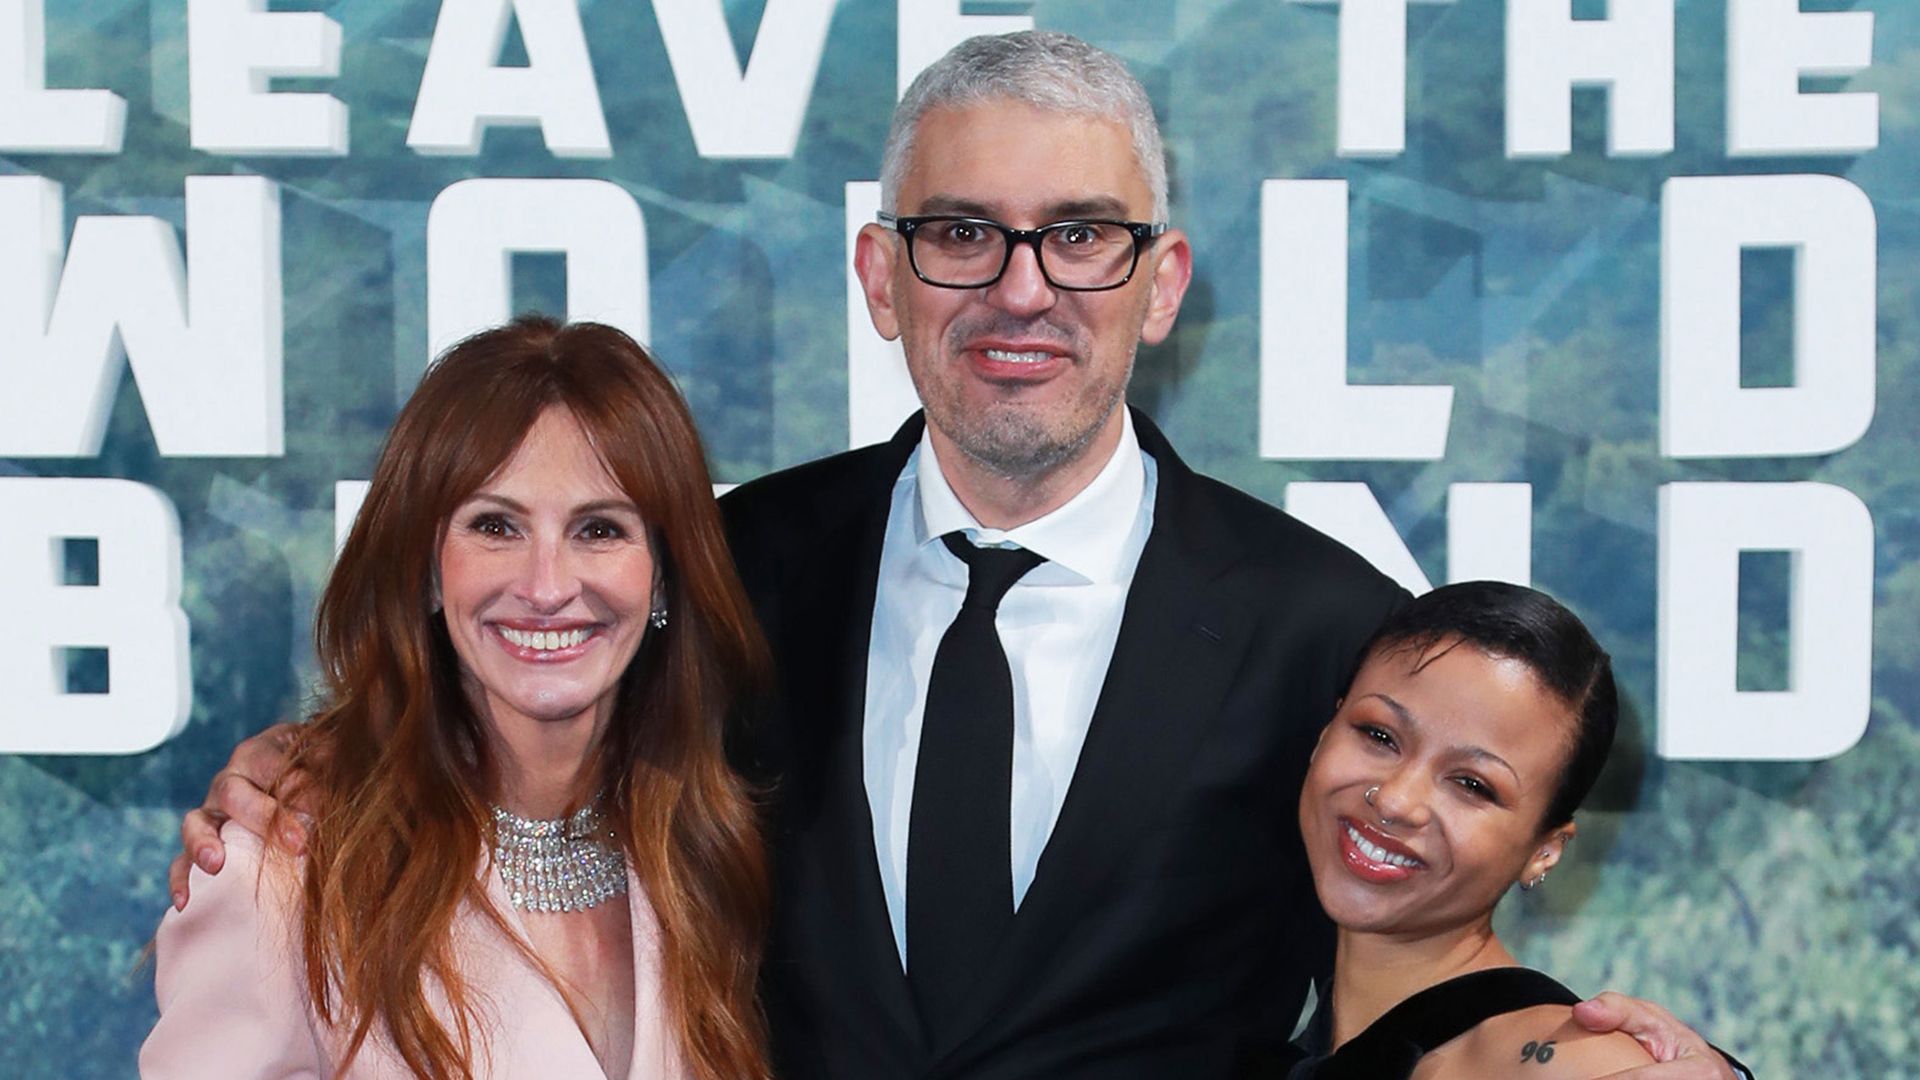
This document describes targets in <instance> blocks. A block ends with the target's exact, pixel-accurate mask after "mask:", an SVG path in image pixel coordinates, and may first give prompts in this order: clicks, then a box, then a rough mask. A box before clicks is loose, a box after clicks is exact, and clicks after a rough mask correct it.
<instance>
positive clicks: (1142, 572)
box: [935, 412, 1240, 1060]
mask: <svg viewBox="0 0 1920 1080" xmlns="http://www.w3.org/2000/svg"><path fill="white" fill-rule="evenodd" d="M1134 425H1135V429H1136V431H1137V432H1138V435H1139V438H1140V445H1141V448H1142V449H1143V450H1145V451H1146V452H1147V453H1148V454H1150V455H1152V457H1153V459H1154V464H1155V467H1156V469H1157V470H1158V491H1157V494H1156V496H1155V500H1154V525H1153V531H1152V533H1151V534H1150V535H1149V537H1148V540H1147V545H1146V548H1145V550H1144V551H1142V552H1141V556H1140V564H1139V566H1138V568H1137V569H1136V570H1135V571H1134V577H1133V583H1132V586H1131V587H1130V588H1129V590H1128V592H1127V600H1126V608H1125V611H1124V613H1123V615H1122V618H1121V624H1120V635H1119V638H1118V640H1117V641H1116V642H1115V644H1114V649H1113V659H1112V661H1111V663H1110V664H1109V665H1108V667H1107V677H1106V680H1105V682H1104V683H1103V684H1102V686H1101V690H1100V697H1099V700H1098V702H1097V704H1096V705H1095V707H1094V713H1093V719H1092V721H1091V723H1090V725H1089V727H1088V729H1087V738H1086V742H1085V743H1084V744H1083V746H1082V747H1081V751H1080V758H1079V761H1078V762H1077V763H1076V764H1075V766H1074V772H1073V779H1072V781H1071V783H1070V784H1069V786H1068V788H1067V796H1066V800H1065V802H1064V803H1063V804H1062V806H1061V810H1060V817H1059V820H1058V821H1057V822H1056V823H1055V825H1054V829H1053V834H1052V836H1051V837H1049V839H1048V841H1047V846H1046V849H1045V850H1044V851H1043V852H1042V854H1041V857H1040V864H1039V868H1038V870H1037V872H1036V873H1035V876H1034V881H1033V885H1032V887H1031V888H1030V889H1029V890H1028V892H1027V896H1026V899H1025V901H1024V902H1023V903H1022V904H1021V906H1020V912H1019V915H1018V917H1017V918H1016V919H1015V920H1014V925H1013V929H1012V930H1011V931H1010V932H1009V934H1008V936H1007V939H1006V941H1005V943H1004V944H1003V945H1002V946H1001V948H1000V949H998V950H997V951H996V952H995V954H994V956H993V957H992V959H991V961H990V962H989V966H988V968H987V971H986V972H985V973H984V974H983V976H982V978H981V981H980V986H979V987H978V989H977V990H976V992H975V995H974V997H973V998H972V999H971V1001H970V1003H969V1014H970V1015H969V1016H968V1017H967V1018H966V1019H967V1022H966V1023H962V1024H956V1025H954V1027H953V1030H954V1031H955V1032H957V1033H959V1035H958V1036H957V1037H956V1038H955V1040H954V1041H953V1043H952V1044H950V1045H947V1046H941V1047H936V1048H935V1056H936V1060H939V1059H940V1058H941V1057H942V1056H944V1055H945V1054H946V1053H950V1052H952V1051H954V1050H956V1049H959V1048H960V1046H962V1045H963V1044H964V1042H965V1041H966V1038H967V1037H968V1036H969V1035H970V1034H973V1033H977V1032H978V1030H979V1029H980V1028H982V1027H984V1026H985V1025H986V1024H988V1023H989V1022H990V1021H991V1020H992V1019H993V1018H994V1017H995V1015H996V1014H999V1013H1003V1012H1004V1011H1005V1010H1006V1002H1007V1001H1008V1000H1009V999H1010V998H1012V997H1014V996H1017V995H1018V994H1019V993H1021V988H1022V986H1023V985H1028V984H1030V982H1031V980H1032V979H1033V978H1034V976H1035V974H1036V973H1037V972H1038V971H1039V970H1041V969H1043V968H1044V966H1045V964H1046V962H1047V957H1048V954H1049V952H1050V950H1051V948H1052V947H1053V946H1054V945H1055V944H1057V943H1058V942H1060V941H1062V940H1064V939H1066V938H1067V937H1069V936H1071V934H1072V932H1073V929H1074V926H1075V924H1076V922H1077V920H1078V918H1079V914H1080V912H1081V910H1082V909H1083V907H1084V903H1085V897H1086V896H1087V895H1088V893H1089V892H1090V891H1094V890H1097V889H1099V888H1100V887H1101V885H1102V883H1103V882H1104V881H1105V880H1106V879H1107V878H1108V877H1109V876H1110V875H1112V874H1113V873H1114V872H1116V871H1117V870H1118V869H1120V867H1122V866H1123V865H1124V864H1125V862H1126V860H1127V859H1128V858H1129V857H1130V855H1131V854H1132V853H1133V852H1134V850H1135V848H1136V846H1137V844H1138V842H1139V841H1140V839H1141V836H1142V834H1143V832H1144V831H1145V830H1146V829H1147V827H1148V826H1149V825H1150V824H1151V823H1153V822H1155V821H1157V820H1158V819H1159V818H1160V816H1161V812H1162V808H1163V807H1164V805H1165V804H1166V802H1167V800H1168V799H1169V798H1170V797H1171V796H1172V793H1173V792H1174V791H1176V790H1177V789H1178V788H1179V786H1180V777H1181V776H1182V775H1184V773H1185V771H1186V766H1187V762H1188V760H1189V758H1190V756H1191V754H1192V752H1193V750H1194V748H1195V747H1196V746H1197V745H1198V744H1199V742H1200V739H1201V737H1202V736H1203V735H1204V734H1205V725H1204V723H1203V721H1204V719H1205V718H1207V717H1210V716H1213V715H1215V714H1216V713H1217V711H1218V706H1219V703H1220V700H1221V698H1222V697H1223V696H1224V695H1225V693H1226V691H1227V688H1228V684H1229V682H1230V680H1231V678H1232V675H1233V671H1234V667H1235V665H1236V664H1237V662H1238V654H1239V649H1238V648H1237V647H1236V646H1235V645H1234V643H1233V640H1232V637H1231V636H1230V633H1229V625H1230V620H1231V616H1232V614H1233V612H1234V611H1235V610H1236V608H1237V607H1238V606H1239V602H1238V600H1237V599H1236V597H1235V595H1234V591H1233V589H1232V587H1231V584H1230V583H1224V582H1221V581H1219V580H1218V579H1219V575H1220V574H1221V572H1222V571H1223V570H1225V569H1226V568H1227V567H1229V566H1230V565H1232V563H1233V562H1235V561H1237V559H1238V553H1239V550H1240V547H1239V542H1238V539H1237V538H1236V537H1235V536H1234V535H1233V534H1232V533H1231V532H1230V531H1229V530H1228V529H1227V528H1226V527H1225V526H1224V524H1223V523H1221V522H1220V521H1219V520H1218V519H1217V517H1216V516H1215V513H1214V511H1213V509H1212V507H1211V506H1210V505H1209V504H1208V503H1207V502H1206V501H1205V500H1204V499H1195V498H1194V497H1193V495H1194V491H1193V487H1194V480H1195V477H1194V475H1193V473H1192V472H1191V471H1190V470H1188V469H1187V467H1186V465H1185V464H1184V463H1183V462H1181V461H1180V459H1179V457H1178V456H1177V455H1175V454H1174V452H1173V448H1172V447H1171V446H1170V445H1169V444H1168V443H1167V441H1166V438H1165V437H1164V436H1162V435H1161V434H1160V432H1159V430H1158V429H1156V428H1155V427H1154V426H1153V424H1152V423H1151V422H1150V421H1148V420H1147V419H1146V417H1145V416H1143V415H1141V414H1140V413H1138V412H1135V414H1134ZM1174 673H1178V674H1177V676H1175V675H1174Z"/></svg>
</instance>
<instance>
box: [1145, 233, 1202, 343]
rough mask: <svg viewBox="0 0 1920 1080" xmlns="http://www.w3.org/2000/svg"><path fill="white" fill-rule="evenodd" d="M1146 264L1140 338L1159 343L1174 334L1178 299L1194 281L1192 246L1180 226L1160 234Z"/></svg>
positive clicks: (1149, 252)
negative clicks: (1145, 314) (1145, 299)
mask: <svg viewBox="0 0 1920 1080" xmlns="http://www.w3.org/2000/svg"><path fill="white" fill-rule="evenodd" d="M1146 263H1147V265H1146V267H1145V269H1146V271H1147V281H1148V283H1149V284H1148V289H1149V292H1148V294H1147V318H1146V321H1145V322H1143V323H1141V324H1140V340H1141V341H1144V342H1146V343H1147V344H1149V345H1158V344H1160V343H1161V342H1163V341H1165V340H1167V335H1168V334H1171V333H1173V320H1174V319H1175V318H1177V317H1178V316H1179V314H1180V301H1181V300H1183V299H1185V298H1186V295H1187V286H1188V285H1190V284H1192V283H1193V246H1192V245H1191V244H1189V243H1187V234H1186V233H1183V232H1181V231H1180V230H1179V229H1168V230H1167V231H1166V232H1164V233H1161V234H1160V237H1159V239H1157V240H1155V241H1154V243H1153V247H1152V248H1151V249H1149V250H1148V252H1147V255H1146Z"/></svg>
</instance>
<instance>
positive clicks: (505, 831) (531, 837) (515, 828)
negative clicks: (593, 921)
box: [493, 799, 627, 912]
mask: <svg viewBox="0 0 1920 1080" xmlns="http://www.w3.org/2000/svg"><path fill="white" fill-rule="evenodd" d="M600 803H601V800H600V799H595V800H594V801H593V802H591V803H589V804H587V805H586V806H583V807H581V808H580V809H579V810H576V811H574V812H573V814H572V815H571V816H569V817H564V818H554V819H552V820H550V821H535V820H533V819H532V818H523V817H521V816H520V815H518V814H513V813H509V812H507V811H505V810H502V809H501V808H499V807H498V806H496V807H494V808H493V832H494V841H493V864H494V866H496V867H497V868H499V870H500V880H501V881H503V882H505V883H506V886H507V901H508V902H509V903H511V904H512V905H513V907H514V910H516V911H540V912H551V911H586V910H587V909H589V908H594V907H598V906H600V905H601V904H603V903H605V902H606V901H608V900H610V899H612V898H614V897H616V896H619V895H621V894H623V893H625V892H626V891H627V860H626V858H625V857H624V856H623V855H621V853H620V848H619V847H618V846H617V845H616V844H615V842H614V839H615V838H614V835H613V830H612V829H609V828H608V827H607V823H606V818H605V816H604V815H603V814H601V813H600Z"/></svg>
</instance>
